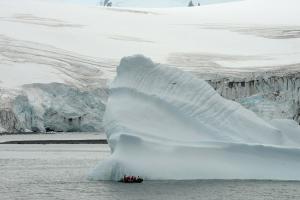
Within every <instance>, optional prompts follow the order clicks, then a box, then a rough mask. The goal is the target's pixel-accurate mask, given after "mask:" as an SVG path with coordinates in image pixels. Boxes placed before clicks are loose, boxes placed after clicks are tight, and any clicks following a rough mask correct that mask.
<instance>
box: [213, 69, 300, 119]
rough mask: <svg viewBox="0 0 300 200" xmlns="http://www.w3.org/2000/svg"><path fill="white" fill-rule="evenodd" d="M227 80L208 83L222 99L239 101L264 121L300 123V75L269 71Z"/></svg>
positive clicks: (225, 78)
mask: <svg viewBox="0 0 300 200" xmlns="http://www.w3.org/2000/svg"><path fill="white" fill-rule="evenodd" d="M240 75H241V77H244V78H240V79H237V78H231V77H224V78H220V79H212V80H209V81H208V83H209V84H211V85H212V86H213V88H214V89H215V90H216V91H218V92H219V93H220V94H221V96H223V97H225V98H227V99H230V100H234V101H237V102H239V103H241V104H242V105H243V106H245V107H246V108H248V109H250V110H252V111H254V112H255V113H256V114H258V115H259V116H261V117H263V118H265V119H268V120H269V119H277V118H286V119H293V120H295V121H296V122H298V123H299V124H300V73H299V72H293V71H291V72H289V71H288V70H284V69H282V70H280V71H279V72H277V71H275V70H270V71H268V72H256V73H247V74H243V73H241V74H240Z"/></svg>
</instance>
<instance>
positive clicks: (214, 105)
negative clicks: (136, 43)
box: [90, 56, 300, 180]
mask: <svg viewBox="0 0 300 200" xmlns="http://www.w3.org/2000/svg"><path fill="white" fill-rule="evenodd" d="M104 125H105V130H106V134H107V137H108V142H109V146H110V148H111V151H112V155H111V156H110V157H109V158H108V159H107V160H105V161H102V162H101V163H100V164H99V165H98V166H97V167H96V169H95V170H94V171H93V172H92V173H91V175H90V178H91V179H95V180H118V179H119V178H120V177H122V176H123V175H124V174H127V175H140V176H143V177H145V178H146V179H290V180H292V179H293V180H294V179H296V180H300V173H299V170H298V169H299V167H300V148H299V147H300V128H299V126H298V125H297V124H296V123H295V122H293V121H290V120H278V121H276V122H275V121H273V122H272V123H268V122H266V121H264V120H263V119H261V118H260V117H258V116H257V115H256V114H254V113H253V112H252V111H250V110H247V109H246V108H244V107H242V106H241V105H240V104H238V103H235V102H233V101H230V100H226V99H224V98H223V97H221V96H220V95H219V94H218V93H217V92H216V91H215V90H214V89H213V88H212V87H211V86H210V85H209V84H208V83H206V82H205V81H204V80H200V79H198V78H197V77H195V76H194V75H192V74H190V73H187V72H183V71H181V70H179V69H176V68H170V67H166V66H163V65H160V64H155V63H153V62H152V61H151V60H150V59H147V58H145V57H143V56H134V57H127V58H123V59H122V61H121V63H120V65H119V67H118V68H117V77H116V78H115V80H114V81H113V82H112V84H111V86H110V95H109V99H108V103H107V108H106V112H105V116H104Z"/></svg>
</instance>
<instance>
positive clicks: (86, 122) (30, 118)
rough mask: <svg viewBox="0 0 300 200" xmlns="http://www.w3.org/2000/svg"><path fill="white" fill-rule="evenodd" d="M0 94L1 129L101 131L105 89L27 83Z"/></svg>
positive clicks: (17, 130) (8, 131)
mask: <svg viewBox="0 0 300 200" xmlns="http://www.w3.org/2000/svg"><path fill="white" fill-rule="evenodd" d="M0 97H1V98H0V99H1V107H0V127H2V130H0V132H6V133H17V132H28V131H29V132H31V131H33V132H49V131H64V132H68V131H74V132H78V131H79V132H80V131H102V117H103V113H104V109H105V101H106V98H107V91H106V90H105V89H101V88H98V89H91V90H88V91H84V90H80V89H78V88H75V87H73V86H69V85H66V84H61V83H50V84H28V85H24V86H23V87H22V90H21V91H16V92H15V93H14V94H9V92H8V91H4V90H2V93H1V96H0Z"/></svg>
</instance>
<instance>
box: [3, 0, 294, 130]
mask: <svg viewBox="0 0 300 200" xmlns="http://www.w3.org/2000/svg"><path fill="white" fill-rule="evenodd" d="M66 1H68V2H70V3H62V1H54V0H43V1H40V0H23V1H22V2H20V1H19V0H2V1H0V13H1V14H0V26H1V29H0V133H3V132H4V133H19V132H24V131H25V132H27V131H31V132H32V131H33V132H35V131H37V132H45V131H47V130H49V131H51V130H54V131H72V130H76V131H89V130H93V131H102V129H103V128H102V116H103V114H104V110H105V105H106V99H107V91H108V87H107V83H109V82H110V81H111V80H113V79H114V77H115V75H116V66H117V65H118V63H119V60H120V59H121V58H122V57H123V56H124V55H134V54H137V53H138V54H144V55H147V56H149V57H151V58H153V59H154V60H155V61H157V62H160V63H164V64H166V65H170V66H175V67H177V68H180V69H181V70H183V71H188V72H191V73H193V74H194V75H195V76H197V77H199V78H201V79H204V80H206V81H207V82H208V83H209V84H211V86H212V87H213V88H214V89H215V90H217V92H218V93H220V94H221V96H223V97H225V98H227V99H230V100H234V101H237V102H238V103H240V104H242V105H243V106H244V107H246V108H248V109H250V110H252V111H253V112H255V113H256V114H257V115H258V116H259V117H261V118H263V119H265V120H267V121H270V120H275V119H281V118H285V119H293V120H295V121H296V122H297V123H298V124H299V123H300V89H299V88H300V82H299V80H300V73H299V72H300V64H299V63H300V31H299V30H300V29H299V27H300V15H299V8H300V6H299V5H300V4H299V1H298V0H287V1H286V3H282V1H280V0H263V1H262V0H243V1H232V2H228V3H220V4H213V5H205V6H199V7H194V8H187V7H177V8H149V7H148V8H137V7H135V8H133V7H132V8H130V7H128V8H124V7H123V8H120V7H118V8H104V7H101V6H94V4H93V3H87V4H89V5H86V4H80V5H78V4H76V3H72V2H73V0H64V2H66ZM74 1H79V0H74ZM213 1H214V2H217V1H218V2H219V0H213ZM85 2H91V1H90V0H88V1H85ZM114 2H116V3H117V1H114ZM127 2H129V3H130V2H131V4H130V5H133V2H137V1H136V0H130V1H127ZM155 2H157V0H156V1H151V2H150V1H148V3H149V4H151V3H155ZM164 2H183V1H181V0H174V1H173V0H166V1H164ZM201 2H203V3H204V0H203V1H201ZM205 2H208V1H206V0H205ZM210 2H211V0H210ZM139 3H143V2H141V1H139ZM157 3H161V4H162V3H163V2H162V1H159V2H157ZM92 4H93V5H92ZM130 5H129V4H126V5H125V4H123V6H130ZM140 5H141V4H140ZM120 6H121V5H120ZM136 6H138V5H136ZM253 13H255V15H253ZM56 85H57V87H56ZM43 90H44V91H43ZM67 93H70V94H71V96H73V97H74V99H73V100H72V99H71V98H69V97H68V96H67V95H64V94H67ZM35 100H37V101H35ZM58 101H59V104H56V102H58ZM95 105H96V106H97V107H98V108H99V109H95ZM81 108H85V109H86V110H85V111H84V110H82V109H81ZM79 119H83V120H79ZM79 121H80V123H79ZM88 121H90V122H91V123H89V122H88Z"/></svg>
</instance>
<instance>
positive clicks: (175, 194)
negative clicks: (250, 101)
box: [0, 145, 300, 200]
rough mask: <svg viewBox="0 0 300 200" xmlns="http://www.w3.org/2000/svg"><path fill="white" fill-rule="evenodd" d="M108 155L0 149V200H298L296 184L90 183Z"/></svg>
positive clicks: (83, 149)
mask: <svg viewBox="0 0 300 200" xmlns="http://www.w3.org/2000/svg"><path fill="white" fill-rule="evenodd" d="M108 155H109V149H108V147H107V146H106V145H0V199H1V200H14V199H18V200H21V199H24V200H25V199H26V200H36V199H38V200H49V199H57V200H60V199H61V200H64V199H76V200H79V199H84V200H93V199H95V200H96V199H97V200H99V199H100V200H113V199H122V200H138V199H139V200H143V199H149V200H153V199H162V200H177V199H185V200H188V199H205V200H220V199H229V200H241V199H243V200H246V199H252V200H253V199H254V200H260V199H261V200H268V199H270V200H271V199H272V200H273V199H279V200H285V199H300V182H280V181H238V180H231V181H226V180H209V181H206V180H203V181H146V182H144V183H142V184H122V183H115V182H94V181H89V180H87V179H86V175H87V173H88V172H89V171H90V170H91V169H92V168H93V167H94V166H95V165H96V164H97V162H98V161H99V160H101V159H104V158H105V157H107V156H108Z"/></svg>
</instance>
